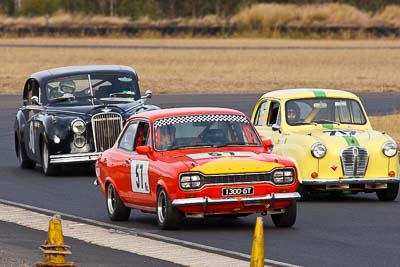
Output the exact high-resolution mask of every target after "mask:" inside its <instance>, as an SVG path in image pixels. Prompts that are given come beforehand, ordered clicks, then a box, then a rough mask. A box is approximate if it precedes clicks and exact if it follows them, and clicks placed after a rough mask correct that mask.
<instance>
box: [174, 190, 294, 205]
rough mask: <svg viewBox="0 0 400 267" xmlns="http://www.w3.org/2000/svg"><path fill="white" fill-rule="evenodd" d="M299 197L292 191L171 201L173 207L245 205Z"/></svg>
mask: <svg viewBox="0 0 400 267" xmlns="http://www.w3.org/2000/svg"><path fill="white" fill-rule="evenodd" d="M299 198H300V194H299V193H297V192H293V193H276V194H274V193H272V194H268V195H266V196H262V197H242V198H235V197H228V198H218V199H215V198H209V197H194V198H181V199H175V200H174V201H172V205H173V206H175V207H183V206H197V205H221V204H240V203H242V204H243V205H245V206H253V205H263V204H264V203H271V202H274V201H286V200H296V199H299Z"/></svg>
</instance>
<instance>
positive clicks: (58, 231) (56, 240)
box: [36, 215, 75, 267]
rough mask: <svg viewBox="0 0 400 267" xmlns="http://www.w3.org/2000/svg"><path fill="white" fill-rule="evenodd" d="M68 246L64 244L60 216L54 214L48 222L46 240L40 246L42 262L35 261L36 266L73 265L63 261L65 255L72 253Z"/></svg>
mask: <svg viewBox="0 0 400 267" xmlns="http://www.w3.org/2000/svg"><path fill="white" fill-rule="evenodd" d="M70 248H71V247H70V246H67V245H64V237H63V234H62V226H61V216H60V215H54V216H53V217H52V218H51V219H50V222H49V232H48V236H47V241H45V243H44V244H43V245H41V246H40V249H41V250H42V251H43V253H44V262H38V263H36V266H38V267H74V266H75V265H74V263H72V262H65V255H70V254H72V253H71V251H70Z"/></svg>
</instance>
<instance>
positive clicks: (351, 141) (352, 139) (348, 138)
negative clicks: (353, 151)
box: [343, 136, 360, 146]
mask: <svg viewBox="0 0 400 267" xmlns="http://www.w3.org/2000/svg"><path fill="white" fill-rule="evenodd" d="M343 138H344V140H346V143H347V145H349V146H360V144H359V143H358V140H357V138H355V137H354V136H343Z"/></svg>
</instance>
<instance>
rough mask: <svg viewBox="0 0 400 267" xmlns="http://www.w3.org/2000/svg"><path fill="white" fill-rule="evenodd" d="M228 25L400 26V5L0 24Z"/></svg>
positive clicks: (62, 17) (6, 20) (267, 7)
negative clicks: (370, 8) (374, 8)
mask: <svg viewBox="0 0 400 267" xmlns="http://www.w3.org/2000/svg"><path fill="white" fill-rule="evenodd" d="M228 22H231V23H238V24H239V25H240V26H244V27H248V26H258V27H268V28H269V27H271V26H272V27H273V26H278V25H296V26H352V25H357V26H370V25H387V26H399V25H400V5H390V6H386V7H384V8H383V9H382V10H380V11H378V12H376V13H375V14H373V13H367V12H364V11H361V10H359V9H357V8H355V7H353V6H351V5H347V4H337V3H326V4H312V5H294V4H254V5H252V6H250V7H248V8H245V9H243V10H241V11H239V12H238V13H237V14H236V15H234V16H233V17H231V18H228V19H225V18H222V17H217V16H215V15H207V16H205V17H200V18H196V19H192V18H176V19H172V20H171V19H161V20H151V19H149V18H148V17H142V18H139V19H137V20H132V19H131V18H129V17H110V16H100V15H97V16H89V15H84V14H75V15H71V14H67V13H64V12H62V11H60V12H57V13H56V14H54V15H53V16H50V17H48V18H46V17H44V16H41V17H16V18H14V17H7V16H2V15H0V25H4V26H25V27H26V26H41V25H42V26H43V25H47V24H50V25H75V26H80V25H108V26H112V25H114V26H121V25H125V24H136V25H158V26H160V25H198V26H207V25H224V24H226V23H228Z"/></svg>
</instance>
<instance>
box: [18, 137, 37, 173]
mask: <svg viewBox="0 0 400 267" xmlns="http://www.w3.org/2000/svg"><path fill="white" fill-rule="evenodd" d="M15 149H16V152H17V157H18V163H19V166H20V167H21V168H22V169H33V168H35V166H36V162H34V161H31V160H30V159H29V158H28V156H27V155H26V151H25V148H24V147H23V146H22V143H21V139H20V138H19V137H18V134H17V133H15Z"/></svg>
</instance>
